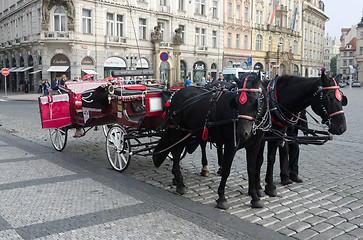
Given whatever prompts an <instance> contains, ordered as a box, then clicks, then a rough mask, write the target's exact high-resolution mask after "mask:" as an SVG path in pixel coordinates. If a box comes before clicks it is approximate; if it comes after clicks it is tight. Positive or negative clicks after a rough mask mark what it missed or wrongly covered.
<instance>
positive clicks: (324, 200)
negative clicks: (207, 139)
mask: <svg viewBox="0 0 363 240" xmlns="http://www.w3.org/2000/svg"><path fill="white" fill-rule="evenodd" d="M343 92H344V94H345V95H347V97H348V99H349V104H348V106H346V107H345V109H344V110H345V115H346V118H347V126H348V130H347V132H346V133H344V134H343V135H342V136H334V140H333V141H329V142H328V143H326V144H325V145H323V146H312V145H309V146H305V145H303V146H301V149H300V164H299V172H300V177H301V178H303V180H304V182H303V183H300V184H297V183H294V184H291V185H289V186H282V185H281V184H280V183H279V180H280V179H279V171H278V169H279V166H278V165H279V164H278V163H276V166H275V176H274V177H275V182H276V184H277V191H278V195H277V197H274V198H271V197H263V201H264V203H265V208H263V209H252V208H251V207H250V197H249V196H248V195H247V186H248V183H247V171H246V161H245V151H244V150H240V151H239V152H238V153H237V155H236V157H235V160H234V163H233V166H232V171H231V175H230V177H229V179H228V181H227V188H226V195H227V197H228V201H229V203H230V205H231V207H230V209H228V210H226V211H225V212H226V213H229V214H232V215H235V216H237V217H239V218H241V219H245V220H247V221H250V222H252V223H256V224H259V225H261V226H264V227H266V228H268V229H272V230H274V231H276V232H279V233H282V234H283V235H286V236H290V237H293V238H296V239H363V173H362V170H363V168H362V160H363V154H362V152H363V138H362V134H363V129H362V127H361V123H362V120H361V119H362V117H363V105H362V102H363V89H361V88H353V89H347V88H345V89H343ZM19 104H20V103H19ZM29 108H31V109H30V110H32V111H29V112H26V114H27V116H26V118H25V119H23V118H22V117H24V116H22V113H19V112H17V111H16V109H12V110H11V111H12V112H11V113H7V114H6V115H5V114H3V113H0V123H1V124H3V125H2V126H0V129H1V130H2V131H5V132H8V133H11V134H13V135H16V136H20V137H22V138H24V139H27V140H30V141H33V142H36V143H40V144H42V145H44V146H48V147H49V148H51V147H52V146H51V143H50V140H49V137H48V131H46V130H42V129H41V126H40V119H39V111H38V106H37V105H36V104H33V105H31V104H29ZM9 116H12V118H9ZM5 122H6V124H4V123H5ZM73 131H74V130H71V132H70V135H72V134H73ZM68 140H69V141H68V143H67V146H66V148H65V150H64V151H67V152H69V153H84V158H85V159H86V160H87V161H92V162H93V163H96V164H98V165H99V167H100V168H110V166H109V164H108V161H107V157H106V154H105V139H104V136H103V134H102V132H101V131H93V130H91V131H90V132H89V133H88V134H87V135H86V136H85V137H84V138H81V139H73V138H72V137H69V138H68ZM200 157H201V154H200V150H199V149H198V150H197V151H196V153H194V154H193V155H187V156H186V157H185V159H183V160H182V161H181V165H182V172H183V175H184V177H185V183H186V185H187V187H188V193H187V194H185V195H184V196H183V197H185V198H188V199H191V200H193V201H196V202H200V203H202V204H205V205H207V206H210V207H214V206H215V199H216V198H217V187H218V185H219V180H220V177H219V176H217V175H216V170H217V167H216V163H217V159H216V151H215V149H212V150H209V151H208V160H209V163H210V165H209V167H210V171H211V175H210V176H209V177H201V176H200V175H199V172H200V168H201V163H200ZM265 168H266V163H264V165H263V167H262V173H261V180H263V179H264V177H265V175H264V172H265ZM121 174H125V175H127V176H130V177H132V178H135V179H138V180H140V181H143V182H146V183H148V184H151V185H153V186H157V187H159V188H161V189H164V190H166V191H170V192H175V188H174V187H173V186H172V185H171V179H172V174H171V162H170V161H168V162H165V163H164V164H163V165H162V166H161V167H160V168H155V167H154V166H153V164H152V161H151V158H147V157H136V156H134V157H133V158H132V160H131V163H130V166H129V168H128V169H127V170H126V171H125V172H123V173H121ZM0 203H1V199H0ZM0 205H1V204H0ZM221 211H222V210H221ZM24 221H26V219H24ZM0 222H1V219H0Z"/></svg>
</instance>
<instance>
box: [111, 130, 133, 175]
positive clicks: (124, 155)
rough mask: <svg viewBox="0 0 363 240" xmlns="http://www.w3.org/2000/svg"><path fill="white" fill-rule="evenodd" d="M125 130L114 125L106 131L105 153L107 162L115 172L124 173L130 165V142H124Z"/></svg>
mask: <svg viewBox="0 0 363 240" xmlns="http://www.w3.org/2000/svg"><path fill="white" fill-rule="evenodd" d="M125 135H126V130H125V129H124V128H123V127H121V126H119V125H114V126H112V127H111V128H110V130H108V133H107V138H106V151H107V157H108V161H109V162H110V164H111V166H112V167H113V169H115V170H116V171H119V172H122V171H124V170H125V169H126V168H127V167H128V166H129V164H130V159H131V145H130V140H125Z"/></svg>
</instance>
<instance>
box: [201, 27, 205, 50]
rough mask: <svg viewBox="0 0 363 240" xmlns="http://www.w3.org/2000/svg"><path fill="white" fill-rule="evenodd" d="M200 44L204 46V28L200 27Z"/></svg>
mask: <svg viewBox="0 0 363 240" xmlns="http://www.w3.org/2000/svg"><path fill="white" fill-rule="evenodd" d="M201 46H205V28H202V34H201Z"/></svg>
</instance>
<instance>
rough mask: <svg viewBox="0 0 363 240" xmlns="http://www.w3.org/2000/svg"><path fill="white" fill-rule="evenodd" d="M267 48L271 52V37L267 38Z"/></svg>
mask: <svg viewBox="0 0 363 240" xmlns="http://www.w3.org/2000/svg"><path fill="white" fill-rule="evenodd" d="M268 50H269V51H270V52H271V51H272V37H269V38H268Z"/></svg>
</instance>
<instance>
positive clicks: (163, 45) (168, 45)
mask: <svg viewBox="0 0 363 240" xmlns="http://www.w3.org/2000/svg"><path fill="white" fill-rule="evenodd" d="M159 47H160V48H169V49H172V48H173V47H174V44H173V43H172V42H161V43H160V44H159Z"/></svg>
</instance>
